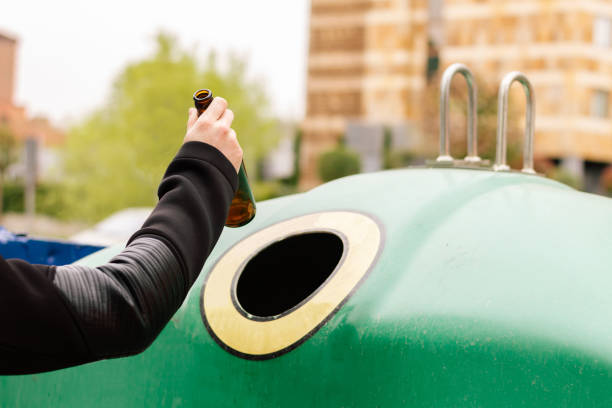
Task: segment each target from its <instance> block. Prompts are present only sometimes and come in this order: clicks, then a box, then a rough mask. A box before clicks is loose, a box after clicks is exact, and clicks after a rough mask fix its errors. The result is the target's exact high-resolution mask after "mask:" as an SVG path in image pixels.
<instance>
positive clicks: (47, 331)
mask: <svg viewBox="0 0 612 408" xmlns="http://www.w3.org/2000/svg"><path fill="white" fill-rule="evenodd" d="M236 188H237V176H236V171H235V169H234V167H233V166H232V164H231V163H230V162H229V161H228V160H227V159H226V158H225V157H224V156H223V155H222V153H221V152H219V151H218V150H217V149H215V148H214V147H212V146H210V145H207V144H205V143H199V142H189V143H186V144H184V145H183V146H182V147H181V149H180V151H179V152H178V154H177V155H176V157H175V158H174V160H173V161H172V162H171V163H170V165H169V167H168V169H167V171H166V174H165V175H164V178H163V180H162V182H161V184H160V187H159V192H158V195H159V203H158V204H157V206H156V207H155V209H154V210H153V212H152V213H151V215H150V216H149V218H148V219H147V221H146V222H145V223H144V225H143V227H142V228H141V229H140V230H138V231H137V232H136V233H135V234H134V235H133V236H132V237H131V238H130V240H129V241H128V245H127V247H126V248H125V250H123V251H122V252H121V253H120V254H119V255H117V256H116V257H114V258H113V259H111V260H110V261H109V262H108V263H107V264H104V265H101V266H98V267H96V268H92V267H86V266H80V265H68V266H62V267H53V266H51V267H49V266H45V265H31V264H28V263H27V262H24V261H20V260H8V261H7V260H4V259H2V258H1V257H0V327H1V329H0V374H25V373H34V372H41V371H48V370H53V369H58V368H63V367H68V366H73V365H77V364H83V363H86V362H90V361H95V360H99V359H103V358H109V357H118V356H124V355H131V354H135V353H138V352H140V351H142V350H144V349H145V348H146V347H147V346H148V345H149V344H150V343H151V342H152V341H153V340H154V339H155V337H156V336H157V335H158V334H159V332H160V331H161V330H162V329H163V327H164V326H165V325H166V323H167V322H168V321H169V319H170V318H171V317H172V315H173V314H174V313H175V312H176V310H177V309H178V307H179V306H180V305H181V303H182V302H183V300H184V298H185V296H186V295H187V292H188V291H189V288H190V287H191V285H192V284H193V282H194V281H195V279H196V278H197V277H198V274H199V272H200V270H201V269H202V266H203V264H204V261H205V259H206V257H207V256H208V254H209V253H210V251H211V250H212V248H213V247H214V245H215V243H216V241H217V239H218V237H219V235H220V234H221V231H222V229H223V224H224V222H225V219H226V217H227V211H228V208H229V204H230V202H231V199H232V197H233V195H234V192H235V190H236Z"/></svg>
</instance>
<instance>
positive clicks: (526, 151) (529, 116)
mask: <svg viewBox="0 0 612 408" xmlns="http://www.w3.org/2000/svg"><path fill="white" fill-rule="evenodd" d="M514 81H518V82H520V84H521V85H523V90H524V91H525V97H526V98H527V105H526V111H525V146H524V148H523V169H522V170H521V171H523V172H525V173H532V174H533V173H535V170H534V169H533V135H534V128H535V124H534V122H535V95H534V94H533V87H532V86H531V82H529V79H527V77H526V76H525V74H523V73H522V72H519V71H513V72H510V73H509V74H507V75H506V76H505V77H504V79H503V80H502V82H501V84H500V85H499V96H498V100H497V147H496V155H495V165H494V166H493V170H495V171H507V170H510V167H509V166H508V165H507V164H506V153H507V152H506V149H507V145H508V140H507V135H506V132H507V119H508V94H509V93H510V87H511V86H512V84H513V83H514Z"/></svg>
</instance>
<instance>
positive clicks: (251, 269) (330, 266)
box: [232, 232, 344, 320]
mask: <svg viewBox="0 0 612 408" xmlns="http://www.w3.org/2000/svg"><path fill="white" fill-rule="evenodd" d="M343 253H344V242H343V239H342V238H340V237H339V236H338V235H336V234H333V233H331V232H312V233H304V234H300V235H294V236H290V237H288V238H285V239H283V240H281V241H277V242H275V243H273V244H271V245H270V246H267V247H265V248H264V249H263V250H261V251H260V252H259V253H258V254H257V255H255V256H254V257H252V258H251V259H250V260H249V261H248V262H247V264H246V265H245V266H244V269H243V270H242V273H240V275H239V276H238V279H237V281H236V282H235V284H234V293H233V294H232V295H233V297H234V299H235V300H236V301H237V303H238V306H239V307H238V309H239V310H240V309H241V308H242V310H240V311H241V312H242V311H245V312H246V313H248V314H249V315H251V316H254V317H256V318H261V319H263V320H266V319H271V318H273V317H276V316H279V315H282V314H285V313H287V312H289V311H291V310H292V309H293V308H294V307H296V306H298V305H299V304H300V303H301V302H303V301H304V300H306V299H307V298H308V297H309V296H311V295H313V294H314V293H316V292H317V290H318V289H319V288H320V287H321V285H322V284H323V283H324V282H325V281H326V280H327V278H329V276H330V275H331V274H332V272H333V271H334V270H335V269H336V266H337V265H338V263H339V262H340V260H341V259H342V255H343ZM251 316H247V317H251Z"/></svg>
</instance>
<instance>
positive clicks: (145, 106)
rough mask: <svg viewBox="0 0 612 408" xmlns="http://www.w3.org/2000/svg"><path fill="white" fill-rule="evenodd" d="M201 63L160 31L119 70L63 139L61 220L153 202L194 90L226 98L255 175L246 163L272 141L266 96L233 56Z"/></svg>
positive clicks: (94, 216) (97, 215)
mask: <svg viewBox="0 0 612 408" xmlns="http://www.w3.org/2000/svg"><path fill="white" fill-rule="evenodd" d="M207 61H208V62H207V65H206V66H204V67H200V66H198V63H197V59H196V56H195V55H194V54H193V53H189V52H186V51H184V50H181V49H180V48H179V47H178V45H177V43H176V41H175V40H174V39H173V38H172V37H171V36H168V35H165V34H160V35H159V36H158V37H157V50H156V52H155V53H154V55H153V56H152V57H150V58H147V59H144V60H142V61H139V62H135V63H132V64H130V65H128V66H127V67H126V68H125V69H124V70H123V72H122V73H121V74H120V75H119V77H118V78H117V80H116V82H115V84H114V87H113V89H112V93H111V96H110V99H109V100H108V102H107V103H106V104H105V105H104V106H103V107H101V108H100V109H98V110H97V111H95V112H93V113H92V114H91V115H89V116H88V117H87V118H86V119H85V120H84V121H83V122H82V123H81V124H79V125H78V126H76V127H74V128H73V129H71V131H70V132H69V134H68V141H67V146H66V150H65V170H66V171H65V173H66V178H67V180H66V185H65V189H64V191H65V192H66V193H65V194H67V197H66V198H67V199H66V200H65V201H66V203H67V205H66V214H65V216H67V217H70V218H81V219H87V220H96V219H100V218H103V217H104V216H106V215H108V214H110V213H112V212H114V211H117V210H119V209H121V208H125V207H131V206H152V205H154V204H155V202H156V191H157V186H158V184H159V181H160V180H161V178H162V176H163V172H164V170H165V168H166V166H167V165H168V163H169V162H170V160H171V159H172V157H173V156H174V154H175V153H176V151H177V150H178V149H179V147H180V144H181V141H182V138H183V136H184V134H185V126H186V122H187V109H188V108H189V107H190V106H193V102H192V99H191V96H192V95H193V92H194V91H195V90H196V89H199V88H210V89H211V90H212V91H213V93H214V94H215V95H219V96H223V97H224V98H226V99H227V100H228V102H229V105H230V108H231V109H232V110H233V111H234V113H235V120H234V123H233V125H232V127H233V128H234V129H235V130H236V132H237V134H238V138H239V140H240V143H241V144H242V147H243V150H244V152H245V163H247V167H248V168H249V170H251V172H250V174H249V175H250V176H251V177H254V176H255V177H256V176H257V175H256V174H255V175H253V174H252V172H253V170H254V168H253V167H252V166H254V165H255V163H256V160H257V159H258V158H259V157H261V156H262V155H263V154H264V153H265V152H266V150H267V149H269V148H270V147H271V146H272V145H273V144H274V143H275V142H276V140H277V137H278V136H277V135H278V129H277V125H276V121H275V120H273V119H271V117H270V115H269V112H268V104H267V100H266V97H265V93H264V91H263V89H262V88H261V87H260V86H259V85H258V84H257V83H255V82H254V81H251V80H249V79H248V78H247V76H246V72H245V71H246V63H245V62H244V61H242V60H241V59H240V58H237V57H231V58H230V59H229V63H228V68H227V69H226V70H223V71H222V70H220V69H219V68H218V67H217V66H216V62H215V61H216V58H215V56H214V54H211V55H209V58H208V59H207ZM249 163H252V166H249Z"/></svg>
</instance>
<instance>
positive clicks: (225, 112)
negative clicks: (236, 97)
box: [183, 97, 242, 173]
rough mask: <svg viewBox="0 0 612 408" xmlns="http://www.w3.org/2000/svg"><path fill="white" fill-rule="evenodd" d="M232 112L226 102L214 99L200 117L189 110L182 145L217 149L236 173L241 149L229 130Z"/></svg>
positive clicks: (218, 98)
mask: <svg viewBox="0 0 612 408" xmlns="http://www.w3.org/2000/svg"><path fill="white" fill-rule="evenodd" d="M233 120H234V112H232V111H231V110H230V109H227V101H226V100H225V99H223V98H220V97H216V98H215V99H213V101H212V102H211V103H210V105H209V106H208V109H206V110H205V111H204V112H203V113H202V114H201V115H200V117H198V112H197V110H196V109H195V108H191V109H189V119H188V120H187V133H186V134H185V138H184V139H183V143H187V142H193V141H196V142H203V143H208V144H209V145H211V146H213V147H215V148H217V149H218V150H219V151H220V152H221V153H223V155H224V156H225V157H226V158H227V159H228V160H229V161H230V163H232V165H233V166H234V168H235V169H236V173H238V171H239V170H240V163H242V148H241V147H240V144H239V143H238V139H237V138H236V131H234V129H232V128H231V125H232V121H233Z"/></svg>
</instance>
